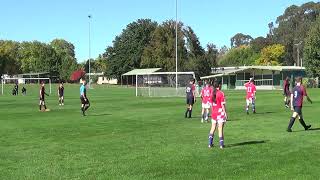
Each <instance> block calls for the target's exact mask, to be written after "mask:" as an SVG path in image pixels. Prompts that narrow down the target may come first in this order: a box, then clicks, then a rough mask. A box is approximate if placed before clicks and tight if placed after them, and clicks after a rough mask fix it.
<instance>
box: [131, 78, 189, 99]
mask: <svg viewBox="0 0 320 180" xmlns="http://www.w3.org/2000/svg"><path fill="white" fill-rule="evenodd" d="M177 78H178V80H177ZM192 78H195V74H194V72H152V73H145V74H136V75H135V90H136V96H147V97H177V96H180V97H181V96H185V87H186V86H187V84H189V81H190V79H192Z"/></svg>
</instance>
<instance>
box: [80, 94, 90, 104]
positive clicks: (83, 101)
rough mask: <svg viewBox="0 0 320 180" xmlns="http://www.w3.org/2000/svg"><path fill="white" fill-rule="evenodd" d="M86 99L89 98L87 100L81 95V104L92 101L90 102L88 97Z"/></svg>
mask: <svg viewBox="0 0 320 180" xmlns="http://www.w3.org/2000/svg"><path fill="white" fill-rule="evenodd" d="M86 99H87V101H85V100H84V98H83V97H82V96H81V97H80V100H81V104H90V103H89V99H88V98H86Z"/></svg>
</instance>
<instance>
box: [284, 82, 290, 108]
mask: <svg viewBox="0 0 320 180" xmlns="http://www.w3.org/2000/svg"><path fill="white" fill-rule="evenodd" d="M283 96H284V105H285V107H286V108H289V107H290V96H291V92H290V78H289V77H287V78H286V79H285V80H284V81H283Z"/></svg>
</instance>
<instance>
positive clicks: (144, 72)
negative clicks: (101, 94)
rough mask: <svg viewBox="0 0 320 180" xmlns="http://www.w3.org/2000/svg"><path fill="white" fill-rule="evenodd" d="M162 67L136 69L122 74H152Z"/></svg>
mask: <svg viewBox="0 0 320 180" xmlns="http://www.w3.org/2000/svg"><path fill="white" fill-rule="evenodd" d="M160 69H161V68H149V69H134V70H132V71H129V72H127V73H124V74H122V76H133V75H146V74H152V73H154V72H156V71H159V70H160Z"/></svg>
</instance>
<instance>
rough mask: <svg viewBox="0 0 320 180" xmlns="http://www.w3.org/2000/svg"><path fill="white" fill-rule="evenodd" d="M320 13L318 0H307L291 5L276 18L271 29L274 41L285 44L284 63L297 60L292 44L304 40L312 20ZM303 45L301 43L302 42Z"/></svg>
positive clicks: (290, 63) (292, 62)
mask: <svg viewBox="0 0 320 180" xmlns="http://www.w3.org/2000/svg"><path fill="white" fill-rule="evenodd" d="M319 13H320V2H317V3H315V2H308V3H305V4H302V5H301V6H296V5H292V6H290V7H288V8H287V9H286V10H285V12H284V14H283V15H281V16H279V17H278V18H277V21H276V24H277V25H278V26H277V28H274V29H273V33H274V39H275V41H276V43H280V44H282V45H284V46H285V58H284V59H285V61H284V64H285V65H293V64H294V63H295V62H297V59H296V57H297V56H296V51H295V48H296V47H294V44H296V43H299V42H300V41H304V39H305V38H306V36H307V33H308V31H309V30H310V27H311V25H312V23H313V22H315V21H316V18H317V17H318V16H319ZM302 46H303V44H302Z"/></svg>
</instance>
